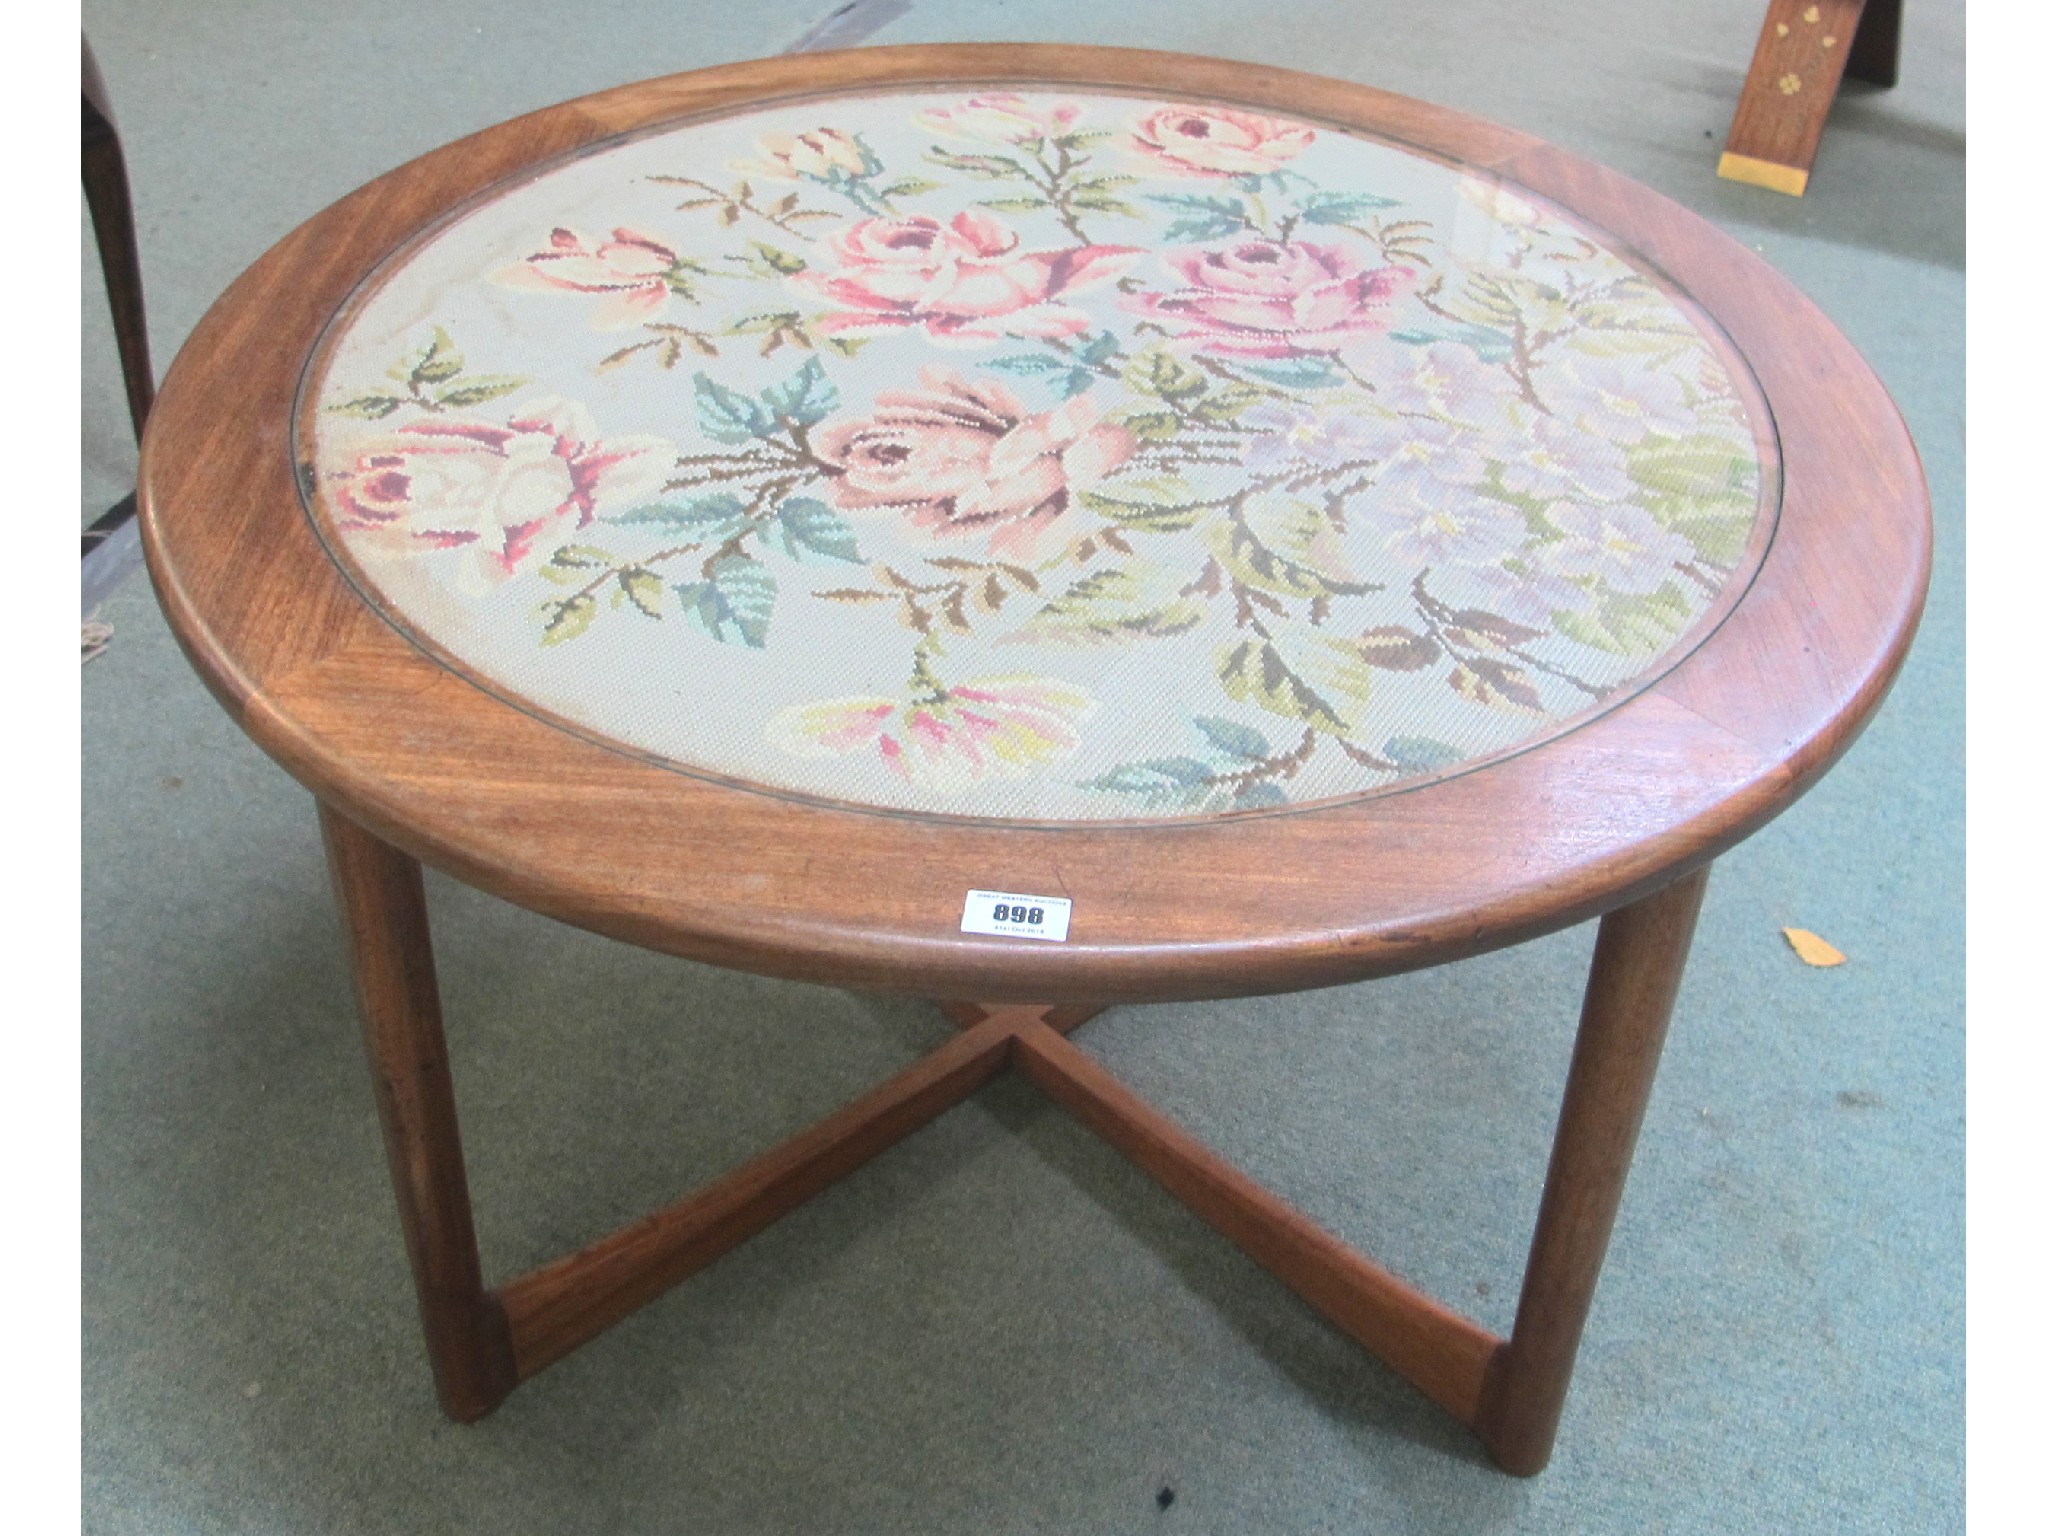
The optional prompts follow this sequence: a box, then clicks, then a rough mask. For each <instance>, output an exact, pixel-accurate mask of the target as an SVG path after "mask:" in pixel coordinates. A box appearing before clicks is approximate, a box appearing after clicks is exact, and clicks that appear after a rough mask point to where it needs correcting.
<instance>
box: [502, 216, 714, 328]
mask: <svg viewBox="0 0 2048 1536" xmlns="http://www.w3.org/2000/svg"><path fill="white" fill-rule="evenodd" d="M675 269H676V253H675V252H674V251H673V250H671V249H670V248H669V247H667V246H665V245H663V244H662V243H661V242H660V241H659V240H656V239H654V238H653V237H652V236H649V235H640V234H635V233H634V232H633V231H632V230H630V229H615V230H613V231H612V237H611V239H609V240H607V241H606V242H604V244H602V245H592V244H591V243H590V242H589V241H588V240H586V239H585V238H584V237H583V236H582V235H579V234H577V233H576V231H574V230H573V229H557V230H556V231H554V233H553V234H552V235H550V236H549V237H548V248H547V249H546V250H544V251H536V252H535V253H534V254H533V255H531V256H528V257H526V258H525V259H524V260H523V261H519V262H516V263H514V264H513V265H512V266H509V267H500V268H499V269H498V270H497V271H495V272H493V273H492V274H491V275H490V280H491V281H492V282H494V283H496V284H497V285H498V286H499V287H501V288H523V289H526V290H528V291H532V292H540V293H562V292H569V293H601V294H603V295H605V302H604V303H602V304H600V305H598V306H597V308H596V309H594V310H593V311H592V312H591V316H590V324H591V328H592V329H594V330H600V331H618V330H624V329H625V328H626V327H627V326H629V325H638V324H639V323H640V322H641V321H643V320H652V319H653V318H654V317H655V316H656V315H658V314H660V313H661V309H662V306H663V305H665V304H666V303H668V296H669V276H670V274H671V273H673V272H674V271H675Z"/></svg>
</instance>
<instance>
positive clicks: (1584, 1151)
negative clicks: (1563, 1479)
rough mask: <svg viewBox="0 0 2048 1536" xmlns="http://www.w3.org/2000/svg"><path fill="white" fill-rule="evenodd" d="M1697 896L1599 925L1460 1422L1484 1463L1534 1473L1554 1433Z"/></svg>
mask: <svg viewBox="0 0 2048 1536" xmlns="http://www.w3.org/2000/svg"><path fill="white" fill-rule="evenodd" d="M1706 888H1707V871H1706V870H1705V869H1701V870H1699V871H1697V872H1696V873H1694V874H1691V875H1688V876H1686V877H1685V878H1684V879H1682V880H1680V881H1678V882H1677V883H1676V884H1675V885H1671V886H1667V887H1666V888H1665V889H1664V890H1662V891H1659V892H1657V893H1656V894H1655V895H1652V896H1647V897H1644V898H1643V899H1642V900H1640V901H1638V902H1635V903H1633V904H1632V905H1630V906H1626V907H1622V908H1620V909H1619V910H1618V911H1614V912H1610V913H1609V914H1608V915H1607V916H1606V917H1605V918H1603V919H1602V920H1601V923H1600V938H1599V942H1598V943H1597V944H1596V946H1595V947H1594V951H1593V973H1592V976H1591V978H1590V979H1589V980H1588V982H1587V984H1586V1001H1585V1007H1584V1009H1583V1011H1582V1012H1581V1013H1580V1016H1579V1037H1578V1044H1577V1045H1576V1046H1575V1047H1574V1048H1573V1051H1572V1064H1571V1072H1570V1075H1569V1077H1568V1078H1567V1079H1566V1082H1565V1090H1564V1105H1563V1108H1562V1109H1561V1110H1560V1111H1559V1113H1558V1123H1557V1138H1556V1141H1555V1142H1554V1143H1553V1145H1552V1148H1551V1154H1550V1172H1549V1175H1548V1177H1547V1178H1546V1179H1545V1181H1544V1185H1543V1203H1542V1206H1541V1209H1540V1210H1539V1212H1538V1214H1537V1217H1536V1235H1535V1238H1534V1240H1533V1241H1532V1242H1531V1244H1530V1246H1529V1264H1528V1269H1527V1271H1526V1272H1525V1274H1524V1276H1523V1280H1522V1299H1521V1303H1520V1305H1519V1307H1518V1309H1517V1311H1516V1313H1515V1330H1514V1333H1513V1334H1512V1335H1511V1336H1510V1337H1509V1339H1508V1342H1507V1346H1506V1348H1504V1349H1502V1350H1501V1351H1499V1353H1498V1354H1496V1355H1495V1357H1494V1359H1493V1362H1492V1364H1491V1366H1490V1367H1489V1368H1488V1371H1487V1375H1486V1382H1485V1385H1484V1386H1483V1388H1482V1389H1481V1392H1480V1401H1479V1415H1478V1422H1477V1424H1476V1425H1475V1426H1474V1427H1475V1428H1476V1429H1477V1431H1478V1433H1479V1438H1480V1439H1481V1441H1483V1442H1484V1443H1485V1445H1486V1448H1487V1450H1488V1452H1489V1453H1490V1454H1491V1455H1492V1456H1493V1459H1494V1460H1495V1461H1496V1462H1498V1463H1499V1464H1500V1466H1501V1467H1502V1468H1503V1469H1504V1470H1506V1471H1509V1472H1513V1473H1517V1474H1519V1475H1521V1476H1524V1477H1527V1476H1530V1475H1532V1474H1534V1473H1537V1472H1540V1471H1542V1470H1543V1468H1544V1466H1545V1464H1546V1463H1548V1462H1549V1460H1550V1450H1551V1446H1552V1444H1553V1442H1554V1441H1555V1440H1556V1438H1557V1424H1558V1419H1559V1417H1560V1416H1561V1415H1562V1414H1563V1412H1564V1399H1565V1391H1566V1389H1567V1388H1568V1387H1569V1386H1570V1385H1571V1377H1572V1362H1573V1360H1574V1358H1575V1357H1576V1356H1577V1354H1578V1349H1579V1335H1580V1333H1581V1332H1582V1331H1583V1330H1584V1328H1585V1325H1586V1314H1587V1312H1588V1311H1589V1310H1590V1308H1591V1307H1592V1304H1593V1288H1594V1286H1595V1285H1596V1284H1597V1283H1598V1281H1599V1278H1600V1265H1601V1261H1602V1260H1603V1259H1604V1258H1605V1257H1606V1254H1607V1240H1608V1237H1609V1236H1610V1235H1611V1234H1612V1232H1613V1231H1614V1215H1615V1211H1616V1210H1617V1209H1618V1208H1619V1207H1620V1204H1621V1191H1622V1186H1623V1184H1624V1183H1625V1182H1626V1181H1627V1179H1628V1169H1629V1160H1630V1158H1631V1156H1632V1155H1633V1154H1634V1151H1635V1144H1636V1132H1637V1131H1638V1130H1639V1129H1641V1127H1642V1123H1643V1111H1644V1109H1645V1108H1646V1107H1647V1106H1648V1104H1649V1102H1650V1084H1651V1081H1652V1080H1653V1079H1654V1078H1655V1076H1656V1073H1657V1058H1658V1056H1659V1054H1660V1053H1661V1052H1662V1051H1663V1048H1664V1034H1665V1031H1666V1029H1667V1028H1668V1027H1669V1025H1670V1022H1671V1006H1672V1004H1673V1002H1674V1001H1676V999H1677V997H1678V983H1679V978H1680V977H1681V976H1682V975H1683V974H1684V972H1685V957H1686V951H1687V950H1688V949H1689V948H1690V946H1691V944H1692V933H1693V926H1694V924H1695V922H1696V921H1697V920H1698V918H1699V911H1700V900H1701V898H1702V897H1703V896H1704V895H1705V893H1706Z"/></svg>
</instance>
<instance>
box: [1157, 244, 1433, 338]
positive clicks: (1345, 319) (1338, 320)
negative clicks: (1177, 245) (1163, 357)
mask: <svg viewBox="0 0 2048 1536" xmlns="http://www.w3.org/2000/svg"><path fill="white" fill-rule="evenodd" d="M1165 260H1166V264H1167V265H1168V266H1170V267H1172V268H1173V269H1174V271H1176V272H1178V273H1179V274H1180V275H1181V276H1182V277H1183V278H1184V279H1186V281H1187V286H1186V287H1185V288H1179V289H1176V290H1174V291H1173V292H1171V293H1135V294H1130V295H1127V296H1126V297H1125V298H1124V300H1123V306H1124V308H1126V309H1128V310H1132V311H1134V312H1135V313H1138V314H1142V315H1144V316H1146V317H1147V318H1149V319H1152V320H1158V321H1161V322H1166V323H1171V324H1173V325H1175V326H1177V327H1178V328H1179V339H1181V340H1183V341H1193V342H1196V343H1198V344H1199V345H1200V346H1201V347H1202V349H1203V350H1204V351H1208V352H1221V353H1225V354H1227V355H1230V356H1235V357H1288V356H1291V355H1293V354H1295V353H1299V352H1324V353H1332V352H1338V351H1341V350H1343V348H1344V347H1346V346H1348V345H1349V344H1350V343H1352V342H1354V341H1357V340H1358V339H1359V338H1360V337H1363V336H1370V335H1373V334H1375V333H1377V332H1380V331H1384V330H1385V329H1386V328H1387V325H1388V323H1389V322H1390V320H1391V319H1392V315H1391V314H1390V313H1389V311H1390V309H1391V307H1392V305H1393V301H1394V300H1395V299H1396V298H1398V297H1399V296H1400V295H1401V294H1402V293H1404V292H1406V291H1407V288H1408V286H1409V285H1410V284H1411V283H1413V282H1414V281H1415V273H1414V272H1413V271H1412V270H1410V269H1409V268H1407V267H1371V266H1368V265H1367V263H1366V261H1365V260H1364V258H1362V257H1361V256H1359V255H1358V254H1357V253H1355V252H1353V251H1349V250H1346V249H1345V248H1344V247H1343V246H1339V245H1311V244H1310V243H1309V242H1308V241H1306V240H1297V241H1294V242H1293V243H1292V244H1289V245H1279V244H1276V243H1274V242H1273V241H1271V240H1245V241H1240V242H1239V243H1238V244H1236V245H1233V246H1231V247H1230V248H1229V249H1227V250H1221V251H1199V250H1197V251H1182V252H1179V253H1177V254H1174V255H1169V256H1167V257H1166V258H1165Z"/></svg>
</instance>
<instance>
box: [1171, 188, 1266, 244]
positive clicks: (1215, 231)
mask: <svg viewBox="0 0 2048 1536" xmlns="http://www.w3.org/2000/svg"><path fill="white" fill-rule="evenodd" d="M1145 201H1146V202H1148V203H1157V204H1159V206H1160V207H1162V208H1166V209H1169V210H1171V211H1172V212H1174V213H1175V214H1177V215H1178V217H1177V218H1175V220H1174V221H1173V222H1172V223H1171V224H1169V225H1167V227H1166V233H1165V234H1164V235H1162V236H1161V237H1160V238H1162V239H1164V240H1166V241H1168V242H1173V241H1177V240H1220V239H1222V238H1223V236H1225V235H1229V234H1235V233H1236V232H1237V231H1238V230H1240V229H1249V228H1251V227H1252V219H1251V215H1250V214H1249V213H1247V212H1246V211H1245V206H1244V201H1243V199H1241V198H1235V197H1208V196H1204V195H1202V194H1200V193H1191V192H1154V193H1151V194H1148V195H1147V197H1146V199H1145Z"/></svg>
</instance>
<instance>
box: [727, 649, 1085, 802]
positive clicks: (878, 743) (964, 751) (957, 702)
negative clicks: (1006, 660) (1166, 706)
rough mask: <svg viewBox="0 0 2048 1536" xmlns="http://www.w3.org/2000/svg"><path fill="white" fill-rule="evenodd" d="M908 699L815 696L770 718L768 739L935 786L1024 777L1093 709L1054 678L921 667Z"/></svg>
mask: <svg viewBox="0 0 2048 1536" xmlns="http://www.w3.org/2000/svg"><path fill="white" fill-rule="evenodd" d="M919 680H920V681H922V682H923V683H924V685H925V686H924V687H923V688H922V689H920V690H919V692H918V695H917V696H916V697H914V698H909V699H891V698H880V697H869V696H857V697H854V698H845V699H821V700H819V701H817V702H816V703H812V704H798V705H795V706H793V707H791V708H789V709H785V710H783V711H782V712H781V713H780V714H778V715H775V716H774V717H773V718H771V719H770V720H769V721H768V724H767V728H766V732H765V734H766V735H767V737H768V740H769V741H770V742H772V743H773V744H774V745H776V746H778V747H780V748H781V749H782V750H783V751H785V752H787V753H789V754H791V755H792V756H795V757H848V756H853V755H855V754H858V753H862V752H866V751H869V750H872V751H874V752H875V753H876V754H877V755H878V756H879V757H880V758H881V761H882V763H883V765H884V766H885V767H887V768H888V769H889V770H890V771H891V772H892V773H894V774H895V775H896V776H897V777H898V778H900V779H903V780H904V781H906V782H907V783H911V784H918V785H922V786H924V787H926V788H928V789H935V790H938V791H940V792H942V793H943V792H947V791H952V790H959V789H964V788H966V787H968V786H969V785H972V784H975V783H978V782H980V781H981V780H983V779H986V778H990V777H995V778H1005V779H1020V778H1028V777H1030V776H1031V775H1033V774H1035V773H1037V772H1038V771H1039V770H1040V769H1041V768H1042V767H1044V765H1045V764H1047V763H1049V762H1051V761H1052V760H1053V759H1055V758H1058V757H1062V756H1064V755H1065V754H1066V753H1068V752H1071V751H1072V750H1073V749H1074V747H1075V746H1076V745H1077V744H1078V743H1079V741H1080V739H1081V738H1080V732H1079V731H1078V730H1077V729H1076V728H1075V727H1076V725H1077V724H1078V723H1079V722H1080V721H1081V720H1082V719H1084V718H1086V717H1087V716H1088V715H1089V714H1090V713H1091V712H1092V711H1093V710H1094V708H1095V701H1094V699H1092V698H1090V697H1089V696H1088V694H1087V693H1086V692H1084V691H1083V690H1082V689H1080V688H1077V687H1075V686H1074V685H1073V684H1072V683H1067V682H1062V681H1060V680H1059V679H1058V678H1052V677H1022V676H1014V675H1012V676H1004V677H979V678H973V679H971V680H969V681H967V682H964V683H959V684H956V685H955V686H953V687H950V688H948V687H944V686H943V685H940V684H939V683H938V680H937V679H936V678H933V677H931V676H930V674H929V673H923V672H922V670H921V675H920V679H919Z"/></svg>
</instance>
